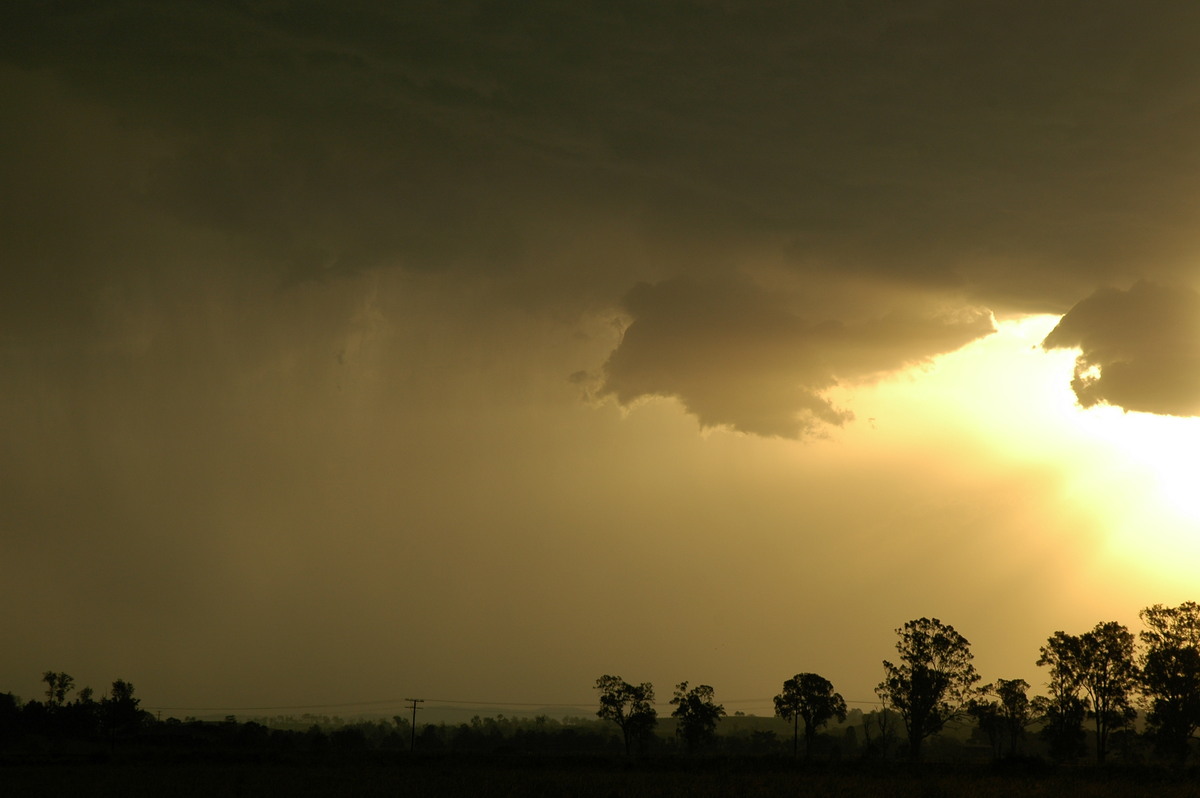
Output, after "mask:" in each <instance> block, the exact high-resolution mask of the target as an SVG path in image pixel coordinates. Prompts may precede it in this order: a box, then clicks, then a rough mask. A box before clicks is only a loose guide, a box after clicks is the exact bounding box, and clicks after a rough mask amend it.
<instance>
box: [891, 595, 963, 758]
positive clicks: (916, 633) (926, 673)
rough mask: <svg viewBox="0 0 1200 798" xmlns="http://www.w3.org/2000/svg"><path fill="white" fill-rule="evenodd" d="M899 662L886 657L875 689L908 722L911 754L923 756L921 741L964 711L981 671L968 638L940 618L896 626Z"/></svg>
mask: <svg viewBox="0 0 1200 798" xmlns="http://www.w3.org/2000/svg"><path fill="white" fill-rule="evenodd" d="M896 634H898V635H899V636H900V640H899V641H898V642H897V643H896V650H897V651H898V652H899V654H900V663H899V664H898V665H894V664H892V663H891V662H888V661H887V660H884V663H883V668H884V672H885V678H884V680H883V681H882V682H880V683H879V686H878V687H877V688H876V693H877V694H878V695H879V696H880V698H882V699H883V700H884V701H885V702H886V703H887V704H889V705H891V706H892V707H893V708H894V709H895V710H896V711H897V712H898V713H899V714H900V718H901V719H902V720H903V721H904V729H905V731H906V732H907V733H908V753H909V757H910V758H912V759H914V760H915V759H919V758H920V755H921V743H922V742H923V741H924V740H925V738H926V737H928V736H930V735H931V734H936V733H938V732H939V731H941V730H942V727H944V726H945V725H946V723H947V722H948V721H950V720H951V719H953V718H955V717H958V716H959V715H960V714H961V713H962V712H964V711H965V708H966V705H967V702H969V701H970V700H971V698H973V697H974V695H975V683H976V682H978V681H979V674H977V673H976V672H975V666H974V665H972V664H971V660H972V659H973V658H974V655H972V654H971V644H970V642H969V641H968V640H967V639H966V638H965V637H963V636H962V635H961V634H959V633H958V632H957V631H955V629H954V627H953V626H950V625H948V624H944V623H942V622H941V621H939V620H938V619H937V618H932V619H931V618H918V619H916V620H912V621H909V622H908V623H906V624H904V626H903V627H902V628H900V629H897V630H896Z"/></svg>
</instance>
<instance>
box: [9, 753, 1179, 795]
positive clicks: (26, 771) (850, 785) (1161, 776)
mask: <svg viewBox="0 0 1200 798" xmlns="http://www.w3.org/2000/svg"><path fill="white" fill-rule="evenodd" d="M788 764H789V765H790V763H788ZM0 795H4V796H63V795H87V796H151V795H153V796H260V795H281V796H318V795H319V796H389V798H395V797H396V796H463V798H466V797H467V796H583V797H584V798H588V797H589V796H596V797H597V798H622V797H623V796H628V798H650V797H651V796H654V797H655V798H661V797H664V796H687V798H708V797H709V796H748V797H749V798H754V797H755V796H761V797H762V798H774V797H775V796H789V797H794V796H847V797H849V796H855V798H857V797H858V796H864V795H866V796H897V797H898V798H907V796H912V797H913V798H938V796H947V797H949V796H981V798H991V797H993V796H995V798H1000V797H1001V796H1004V797H1005V798H1007V796H1071V798H1090V797H1091V796H1096V797H1099V796H1133V797H1134V798H1137V797H1138V796H1146V798H1151V797H1153V798H1173V797H1174V796H1198V797H1200V774H1197V773H1195V772H1190V773H1167V772H1163V771H1157V770H1147V771H1134V770H1121V769H1110V770H1107V771H1104V772H1100V771H1096V770H1094V769H1090V768H1088V769H1049V768H1047V769H1038V768H1035V769H1033V770H1022V771H1015V770H1008V771H1003V770H997V769H993V768H989V767H986V766H979V767H955V768H946V767H940V766H937V765H925V766H919V767H913V766H902V765H895V766H891V767H884V766H880V767H871V768H866V769H864V768H861V767H855V766H840V767H813V768H804V767H791V766H784V765H781V764H779V763H769V762H762V761H759V762H705V763H698V764H697V763H681V762H679V761H675V762H667V763H662V762H659V763H654V762H642V763H635V764H630V763H625V762H616V761H598V762H578V761H576V762H533V761H530V762H495V761H486V760H483V761H480V760H465V759H439V760H424V761H414V760H408V761H404V762H398V763H397V762H391V763H384V762H369V761H363V762H357V763H351V762H343V763H337V764H324V765H301V764H279V763H272V764H263V763H242V764H231V763H196V762H188V763H162V762H156V763H149V764H139V763H133V762H92V763H72V764H62V763H59V764H55V763H38V764H8V765H4V766H0Z"/></svg>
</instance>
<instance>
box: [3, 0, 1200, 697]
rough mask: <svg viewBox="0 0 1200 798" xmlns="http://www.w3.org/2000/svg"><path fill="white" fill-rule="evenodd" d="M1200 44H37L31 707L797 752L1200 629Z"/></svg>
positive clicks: (181, 37)
mask: <svg viewBox="0 0 1200 798" xmlns="http://www.w3.org/2000/svg"><path fill="white" fill-rule="evenodd" d="M1198 35H1200V7H1197V6H1193V5H1191V4H1187V3H1174V2H1170V3H1157V2H1149V3H1139V4H1130V3H1125V2H1107V1H1106V0H1099V1H1096V0H1092V1H1090V2H1086V3H1085V2H1070V1H1068V2H1062V3H1053V4H1046V3H1040V2H1038V3H1033V2H1024V1H1021V0H1018V1H1017V2H1007V3H1002V4H983V3H961V2H936V1H933V0H930V1H927V2H922V1H920V0H917V1H915V2H909V3H894V2H787V3H783V2H761V3H737V2H719V1H718V0H695V1H693V2H676V1H675V0H664V1H663V2H656V3H643V2H636V3H635V2H602V3H601V2H595V3H589V2H577V3H556V2H528V3H520V4H515V5H514V4H511V3H501V2H482V1H481V2H459V1H458V0H436V1H434V0H429V1H428V2H420V1H419V0H418V1H416V2H405V3H386V4H385V3H377V2H367V0H348V1H346V2H338V3H330V2H289V0H262V1H261V2H249V1H248V2H218V1H216V0H206V1H205V2H180V1H179V0H173V1H172V2H136V1H135V0H111V1H110V2H86V3H76V2H62V3H42V2H24V0H17V1H16V2H9V3H5V4H4V6H3V9H0V104H2V107H3V109H4V113H3V114H0V184H2V185H3V186H4V191H3V192H0V264H2V276H3V284H2V285H3V287H2V288H0V441H2V442H3V445H2V446H0V601H2V602H3V605H4V606H5V607H6V608H7V611H6V612H5V620H4V622H3V625H2V627H0V628H2V629H3V632H4V637H5V640H6V644H5V656H4V657H3V658H2V659H0V690H5V691H7V690H11V691H13V692H15V693H17V694H18V695H20V696H22V697H24V698H26V699H29V698H35V697H37V696H38V695H39V693H40V689H41V688H40V686H39V678H40V676H41V673H42V672H43V671H46V670H55V671H66V672H68V673H71V674H72V675H73V676H74V677H75V678H76V681H77V682H78V683H79V684H80V685H83V684H90V685H91V686H93V687H95V688H97V689H99V690H103V689H104V688H105V687H106V686H107V685H108V684H109V683H110V682H111V681H112V680H114V679H117V678H123V679H128V680H130V681H132V682H133V683H134V684H135V686H136V688H137V693H138V695H140V696H141V697H142V699H143V703H144V705H146V706H149V707H165V708H168V710H169V711H175V708H181V709H180V712H179V713H178V714H195V713H194V712H190V710H197V709H204V708H219V709H226V708H228V709H241V708H246V707H307V706H317V705H319V706H325V707H328V706H334V707H342V708H343V710H346V709H347V708H351V707H353V706H361V705H363V704H365V703H366V702H378V703H376V704H374V705H373V706H376V707H387V706H390V704H389V703H388V702H393V703H395V705H396V706H397V707H400V706H401V704H402V702H400V701H398V700H397V699H401V698H403V697H426V698H428V699H431V700H432V699H443V700H455V701H488V702H496V703H497V704H499V703H504V702H510V703H512V704H531V705H537V704H542V705H556V704H563V705H567V704H581V705H583V706H585V707H586V706H588V705H590V704H591V703H592V702H593V701H594V691H593V690H592V685H593V683H594V682H595V680H596V678H597V677H598V676H600V675H602V674H617V675H620V676H623V677H624V678H626V679H627V680H629V681H634V682H642V681H651V682H653V683H654V684H655V686H656V687H657V689H658V694H659V696H660V698H661V699H665V698H668V697H669V695H670V692H671V688H672V686H673V685H674V684H675V683H677V682H680V681H685V680H686V681H689V682H690V683H692V684H698V683H704V684H711V685H713V686H714V687H715V689H716V696H717V700H718V701H722V700H723V701H725V702H726V706H727V708H728V709H730V710H731V711H732V710H735V709H742V710H743V711H752V712H753V711H757V712H759V713H767V714H769V712H770V711H771V710H770V698H771V696H773V695H774V694H776V693H777V692H778V691H779V689H780V688H781V685H782V682H783V681H784V680H785V679H787V678H789V677H791V676H792V675H794V674H796V673H800V672H816V673H820V674H822V675H824V676H826V677H827V678H829V679H830V680H831V681H833V683H834V685H835V687H836V688H837V689H838V690H839V691H840V692H842V694H843V695H844V696H845V697H846V698H847V699H849V700H852V701H870V700H873V699H874V693H873V689H874V687H875V685H876V684H877V683H878V682H879V681H880V680H881V679H882V675H883V673H882V665H881V662H882V660H883V659H885V658H889V657H892V656H893V655H894V644H895V641H896V633H895V630H896V629H897V628H898V627H900V626H902V625H903V624H904V622H905V621H907V620H910V619H913V618H919V617H922V616H929V617H937V618H940V619H941V620H943V621H944V622H946V623H950V624H952V625H953V626H954V627H955V628H956V629H957V630H958V631H960V632H961V633H962V634H963V635H964V636H966V637H967V638H968V639H969V640H970V641H971V644H972V649H973V651H974V653H975V657H976V659H975V663H976V666H977V668H978V670H979V671H980V674H981V675H982V677H983V678H984V680H985V681H990V680H994V679H996V678H1024V679H1026V680H1027V681H1029V682H1030V683H1031V684H1033V685H1034V686H1035V687H1037V686H1039V685H1041V684H1042V683H1043V682H1044V681H1045V678H1046V677H1045V675H1044V674H1042V673H1040V672H1039V669H1038V668H1037V667H1036V666H1035V664H1034V663H1035V661H1036V659H1037V653H1038V652H1037V649H1038V646H1039V645H1041V644H1043V643H1044V642H1045V640H1046V638H1047V637H1049V636H1050V635H1051V634H1052V633H1053V632H1055V631H1057V630H1064V631H1067V632H1070V633H1079V632H1082V631H1086V630H1087V629H1090V628H1091V627H1092V626H1093V625H1095V624H1096V623H1099V622H1102V621H1109V620H1117V621H1120V622H1122V623H1126V624H1128V625H1129V626H1130V627H1131V628H1133V629H1135V630H1136V629H1138V628H1140V627H1139V623H1138V619H1137V613H1138V610H1140V609H1141V608H1143V607H1146V606H1149V605H1151V604H1156V603H1163V604H1168V605H1174V604H1178V603H1180V602H1182V601H1185V600H1200V595H1197V594H1196V582H1195V574H1196V573H1197V569H1198V568H1200V498H1197V497H1195V496H1193V493H1195V492H1196V491H1195V490H1194V488H1195V485H1196V484H1197V481H1198V479H1200V460H1198V458H1200V421H1198V420H1197V419H1196V416H1197V415H1198V414H1200V293H1198V292H1197V288H1198V287H1200V270H1198V257H1200V232H1198V230H1200V226H1198V225H1197V224H1196V222H1197V220H1198V217H1200V59H1197V58H1196V55H1195V46H1194V43H1195V41H1196V37H1197V36H1198ZM861 706H864V707H865V706H866V705H865V704H863V705H861ZM183 710H188V711H189V712H184V711H183Z"/></svg>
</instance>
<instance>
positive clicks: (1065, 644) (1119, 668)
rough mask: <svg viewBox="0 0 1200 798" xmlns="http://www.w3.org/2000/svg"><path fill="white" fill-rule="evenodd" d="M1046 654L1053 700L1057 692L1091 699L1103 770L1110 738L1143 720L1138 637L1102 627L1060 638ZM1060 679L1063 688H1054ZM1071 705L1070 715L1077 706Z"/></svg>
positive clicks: (1120, 627) (1043, 651) (1089, 708)
mask: <svg viewBox="0 0 1200 798" xmlns="http://www.w3.org/2000/svg"><path fill="white" fill-rule="evenodd" d="M1041 654H1042V656H1041V657H1040V658H1039V659H1038V665H1042V666H1050V668H1051V674H1052V676H1051V692H1052V697H1053V694H1054V693H1055V692H1060V693H1061V694H1062V696H1063V697H1064V698H1066V697H1067V696H1069V695H1070V694H1071V693H1074V694H1075V695H1076V696H1077V697H1078V695H1079V693H1080V692H1082V693H1083V696H1084V697H1086V699H1087V701H1086V702H1085V703H1084V704H1083V706H1084V708H1085V709H1086V711H1087V713H1088V715H1089V716H1090V717H1091V718H1092V719H1093V720H1094V721H1095V723H1096V761H1097V762H1099V763H1100V764H1103V763H1104V759H1105V756H1106V755H1107V753H1108V737H1109V734H1111V733H1112V732H1113V730H1115V729H1119V728H1122V727H1123V726H1126V725H1128V724H1129V723H1130V722H1131V721H1132V720H1133V718H1134V717H1135V716H1136V714H1137V713H1136V712H1135V711H1134V709H1133V706H1132V703H1131V700H1132V697H1133V691H1134V689H1135V688H1136V686H1137V675H1138V674H1137V666H1136V665H1135V664H1134V661H1133V634H1132V633H1130V631H1129V630H1128V629H1126V628H1125V627H1124V626H1123V625H1121V624H1119V623H1117V622H1116V621H1109V622H1107V623H1098V624H1096V626H1095V628H1093V629H1092V630H1091V631H1090V632H1085V633H1083V634H1082V635H1068V634H1066V633H1064V632H1055V633H1054V635H1053V636H1051V637H1050V639H1049V640H1048V641H1047V643H1046V645H1045V646H1043V647H1042V649H1041ZM1056 678H1057V679H1058V680H1060V681H1061V684H1060V685H1057V686H1056V685H1055V684H1054V682H1055V679H1056ZM1056 687H1057V689H1056ZM1065 703H1066V704H1067V708H1068V709H1069V708H1070V704H1071V702H1070V701H1069V700H1067V701H1066V702H1065ZM1064 720H1066V719H1064Z"/></svg>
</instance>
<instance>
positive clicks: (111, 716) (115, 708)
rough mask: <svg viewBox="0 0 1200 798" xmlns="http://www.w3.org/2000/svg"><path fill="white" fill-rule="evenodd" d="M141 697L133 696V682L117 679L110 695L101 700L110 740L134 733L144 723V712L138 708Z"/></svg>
mask: <svg viewBox="0 0 1200 798" xmlns="http://www.w3.org/2000/svg"><path fill="white" fill-rule="evenodd" d="M140 703H141V699H139V698H134V697H133V683H132V682H127V681H125V680H124V679H117V680H116V681H115V682H113V683H112V690H111V691H110V693H109V695H108V697H106V698H105V699H104V700H103V701H101V702H100V716H101V718H103V722H104V726H105V729H106V730H107V732H108V737H109V740H113V741H115V740H116V739H117V738H118V737H124V736H128V735H131V734H134V733H136V732H137V731H138V729H139V728H140V727H141V725H142V721H143V715H144V713H143V712H142V711H141V710H140V709H139V708H138V705H139V704H140Z"/></svg>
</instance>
